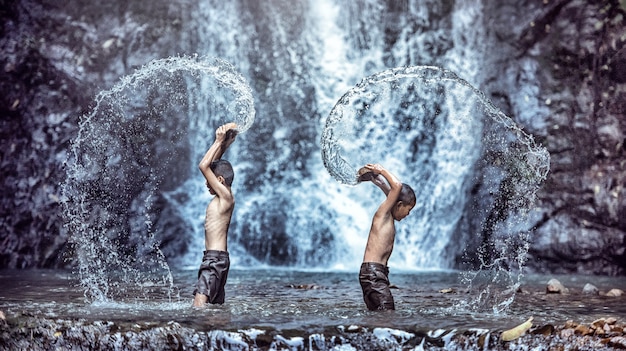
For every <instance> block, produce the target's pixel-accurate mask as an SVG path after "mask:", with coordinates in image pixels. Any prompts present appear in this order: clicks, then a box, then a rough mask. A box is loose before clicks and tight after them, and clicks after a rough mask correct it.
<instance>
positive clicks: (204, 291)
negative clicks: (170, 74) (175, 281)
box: [193, 123, 237, 307]
mask: <svg viewBox="0 0 626 351" xmlns="http://www.w3.org/2000/svg"><path fill="white" fill-rule="evenodd" d="M235 128H237V125H236V124H235V123H228V124H225V125H223V126H221V127H219V128H217V130H216V131H215V141H214V142H213V145H211V147H210V148H209V150H208V151H207V152H206V154H205V155H204V157H203V158H202V160H201V161H200V165H199V167H200V171H201V172H202V174H203V175H204V178H205V179H206V185H207V187H208V188H209V193H211V195H215V197H213V199H212V200H211V202H210V203H209V205H208V206H207V208H206V217H205V220H204V247H205V251H204V257H203V258H202V264H201V265H200V269H199V270H198V282H197V284H196V288H195V290H194V292H193V294H194V299H193V306H195V307H202V306H204V305H205V304H206V303H207V302H209V303H211V304H223V303H224V285H226V279H227V278H228V270H229V268H230V259H229V256H228V249H227V235H228V227H229V225H230V219H231V217H232V214H233V208H234V207H235V198H234V197H233V193H232V191H231V189H230V187H231V185H232V182H233V177H234V173H233V167H232V166H231V164H230V163H229V162H228V161H226V160H222V159H221V157H222V155H223V154H224V152H225V151H226V149H227V148H228V147H229V146H230V145H231V144H232V143H233V141H235V137H236V136H237V131H236V129H235Z"/></svg>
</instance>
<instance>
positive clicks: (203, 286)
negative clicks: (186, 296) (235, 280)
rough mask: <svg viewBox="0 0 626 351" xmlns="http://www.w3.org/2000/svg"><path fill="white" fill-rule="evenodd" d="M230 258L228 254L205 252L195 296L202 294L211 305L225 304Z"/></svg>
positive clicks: (194, 292) (214, 251)
mask: <svg viewBox="0 0 626 351" xmlns="http://www.w3.org/2000/svg"><path fill="white" fill-rule="evenodd" d="M229 268H230V258H229V257H228V252H226V251H217V250H207V251H204V257H202V264H201V265H200V269H199V270H198V282H197V283H196V288H195V289H194V291H193V294H194V295H195V294H198V293H200V294H202V295H206V296H207V297H208V302H209V303H213V304H215V303H218V304H223V303H224V296H225V294H224V285H226V279H227V278H228V269H229Z"/></svg>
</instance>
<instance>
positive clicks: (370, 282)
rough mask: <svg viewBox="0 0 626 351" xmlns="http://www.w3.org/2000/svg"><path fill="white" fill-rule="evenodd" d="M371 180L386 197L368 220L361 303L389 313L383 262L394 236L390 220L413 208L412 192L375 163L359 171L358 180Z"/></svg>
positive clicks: (389, 294) (390, 301) (374, 309)
mask: <svg viewBox="0 0 626 351" xmlns="http://www.w3.org/2000/svg"><path fill="white" fill-rule="evenodd" d="M368 180H369V181H371V182H372V183H374V184H376V185H377V186H378V187H379V188H380V189H381V190H382V191H383V192H384V193H385V195H387V198H386V199H385V201H383V203H382V204H380V206H379V207H378V210H377V211H376V213H375V214H374V218H373V219H372V227H371V228H370V233H369V236H368V238H367V246H365V255H364V256H363V263H362V264H361V271H360V272H359V282H360V283H361V288H362V289H363V300H365V304H366V305H367V308H368V309H370V310H372V311H376V310H393V309H395V306H394V303H393V296H391V290H389V278H388V275H389V269H388V268H387V261H389V256H391V251H392V250H393V243H394V240H395V237H396V227H395V222H394V221H401V220H402V219H404V218H405V217H406V216H408V215H409V212H411V210H412V209H413V207H414V206H415V201H416V200H415V193H414V192H413V189H412V188H411V187H410V186H409V185H407V184H404V183H401V182H400V181H399V180H398V178H396V177H395V176H394V175H393V174H391V173H389V171H387V170H386V169H385V168H383V167H382V166H381V165H378V164H367V165H365V167H363V168H361V169H360V170H359V181H368Z"/></svg>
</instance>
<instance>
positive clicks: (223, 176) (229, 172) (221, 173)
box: [207, 159, 235, 188]
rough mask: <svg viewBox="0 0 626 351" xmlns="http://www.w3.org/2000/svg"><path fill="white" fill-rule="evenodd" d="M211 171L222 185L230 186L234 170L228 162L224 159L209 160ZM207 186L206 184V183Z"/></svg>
mask: <svg viewBox="0 0 626 351" xmlns="http://www.w3.org/2000/svg"><path fill="white" fill-rule="evenodd" d="M210 167H211V171H212V172H213V174H215V176H216V177H217V179H218V180H219V181H220V182H221V183H222V184H224V185H226V186H227V187H229V188H230V186H231V185H232V184H233V179H234V178H235V172H234V171H233V166H232V165H231V164H230V162H228V161H226V160H222V159H219V160H215V161H213V162H211V166H210ZM207 186H208V184H207Z"/></svg>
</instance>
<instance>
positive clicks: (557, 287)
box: [546, 278, 569, 294]
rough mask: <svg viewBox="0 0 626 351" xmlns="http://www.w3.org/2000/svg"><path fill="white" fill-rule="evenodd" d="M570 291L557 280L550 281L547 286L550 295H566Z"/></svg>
mask: <svg viewBox="0 0 626 351" xmlns="http://www.w3.org/2000/svg"><path fill="white" fill-rule="evenodd" d="M568 292H569V290H568V289H567V288H566V287H565V286H563V284H561V282H560V281H558V280H557V279H554V278H552V279H550V280H549V281H548V285H547V286H546V293H548V294H566V293H568Z"/></svg>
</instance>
